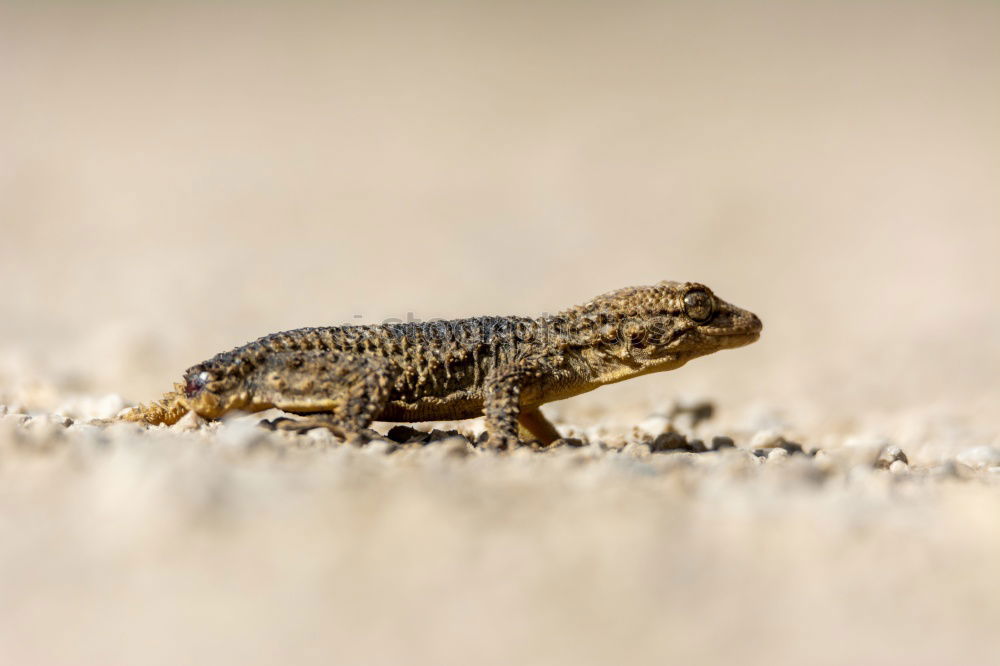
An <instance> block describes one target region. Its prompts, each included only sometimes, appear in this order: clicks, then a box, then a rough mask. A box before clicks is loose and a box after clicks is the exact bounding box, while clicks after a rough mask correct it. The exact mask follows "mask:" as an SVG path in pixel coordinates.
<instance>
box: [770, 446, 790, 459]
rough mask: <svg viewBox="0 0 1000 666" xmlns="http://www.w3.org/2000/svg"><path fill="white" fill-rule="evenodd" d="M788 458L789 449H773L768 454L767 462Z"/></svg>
mask: <svg viewBox="0 0 1000 666" xmlns="http://www.w3.org/2000/svg"><path fill="white" fill-rule="evenodd" d="M786 458H788V451H786V450H784V449H780V448H778V449H771V451H770V452H769V453H768V454H767V462H775V461H778V460H785V459H786Z"/></svg>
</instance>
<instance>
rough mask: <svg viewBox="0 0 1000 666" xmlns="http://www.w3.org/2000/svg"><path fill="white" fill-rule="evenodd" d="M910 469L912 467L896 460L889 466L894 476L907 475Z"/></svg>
mask: <svg viewBox="0 0 1000 666" xmlns="http://www.w3.org/2000/svg"><path fill="white" fill-rule="evenodd" d="M909 469H910V466H909V465H907V464H906V463H905V462H903V461H902V460H894V461H892V464H891V465H889V471H890V472H892V473H893V474H905V473H906V472H907V470H909Z"/></svg>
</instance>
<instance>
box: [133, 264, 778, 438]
mask: <svg viewBox="0 0 1000 666" xmlns="http://www.w3.org/2000/svg"><path fill="white" fill-rule="evenodd" d="M760 330H761V323H760V320H759V319H758V318H757V317H756V315H754V314H752V313H750V312H747V311H745V310H741V309H739V308H737V307H735V306H732V305H730V304H728V303H726V302H725V301H722V300H720V299H718V298H716V297H715V296H714V295H713V294H712V292H711V291H710V290H709V289H708V288H707V287H705V286H703V285H700V284H696V283H677V282H661V283H659V284H657V285H653V286H649V287H630V288H627V289H620V290H618V291H614V292H611V293H609V294H604V295H603V296H599V297H597V298H595V299H593V300H591V301H589V302H588V303H585V304H584V305H581V306H577V307H574V308H570V309H569V310H565V311H563V312H560V313H559V314H556V315H551V316H544V317H539V318H536V319H531V318H526V317H473V318H469V319H459V320H453V321H437V322H426V323H400V324H382V325H371V326H333V327H322V328H302V329H297V330H293V331H286V332H282V333H275V334H272V335H268V336H266V337H263V338H260V339H259V340H256V341H254V342H251V343H249V344H247V345H244V346H242V347H238V348H236V349H234V350H232V351H229V352H225V353H222V354H218V355H217V356H215V357H213V358H212V359H209V360H208V361H205V362H204V363H200V364H198V365H196V366H194V367H192V368H190V369H189V370H188V371H187V372H186V373H185V382H184V384H177V385H175V390H174V391H173V392H171V393H168V394H167V395H165V396H164V398H163V399H162V400H160V401H159V402H158V403H154V404H152V405H150V406H144V407H139V408H137V409H135V410H132V411H131V412H128V413H126V414H125V415H124V416H123V417H122V418H123V419H125V420H129V421H140V422H144V423H149V424H157V423H167V424H169V423H174V422H176V421H177V420H178V419H180V418H181V417H182V416H183V415H184V414H185V413H187V412H188V411H194V412H196V413H197V414H199V415H200V416H203V417H205V418H210V419H211V418H218V417H220V416H222V415H223V414H225V413H226V412H229V411H233V410H244V411H250V412H254V411H260V410H263V409H269V408H271V407H277V408H280V409H282V410H285V411H287V412H292V413H295V414H301V415H308V417H307V418H306V419H304V420H299V421H291V420H287V421H281V422H279V427H283V428H288V429H294V430H305V429H308V428H313V427H326V428H329V429H331V430H333V431H334V432H337V433H338V434H341V435H343V436H348V435H350V434H352V433H357V432H360V431H361V430H363V429H365V428H367V427H368V426H369V424H370V423H371V422H372V421H407V422H410V421H432V420H434V421H436V420H456V419H466V418H472V417H476V416H481V415H485V416H486V426H487V432H488V433H489V441H490V443H491V444H493V445H496V446H512V445H514V444H515V443H516V442H517V441H518V440H519V434H518V424H520V426H521V427H522V428H523V429H524V430H526V431H527V432H528V433H529V434H530V435H531V436H533V437H535V438H537V439H538V440H540V441H542V442H543V443H546V444H547V443H550V442H551V441H553V440H555V439H557V438H558V436H559V434H558V433H557V432H556V429H555V428H554V427H553V426H552V425H551V424H550V423H549V422H548V421H547V420H546V419H545V417H544V416H543V415H542V414H541V412H540V411H539V410H538V407H539V406H540V405H542V404H544V403H546V402H551V401H553V400H562V399H564V398H568V397H571V396H574V395H578V394H580V393H584V392H586V391H590V390H593V389H595V388H597V387H598V386H602V385H604V384H610V383H614V382H618V381H622V380H624V379H628V378H630V377H636V376H639V375H644V374H648V373H650V372H659V371H664V370H671V369H673V368H677V367H680V366H682V365H684V363H686V362H687V361H689V360H691V359H692V358H696V357H698V356H703V355H705V354H710V353H712V352H715V351H718V350H721V349H728V348H733V347H739V346H742V345H745V344H749V343H751V342H753V341H754V340H756V339H757V338H758V337H759V335H760Z"/></svg>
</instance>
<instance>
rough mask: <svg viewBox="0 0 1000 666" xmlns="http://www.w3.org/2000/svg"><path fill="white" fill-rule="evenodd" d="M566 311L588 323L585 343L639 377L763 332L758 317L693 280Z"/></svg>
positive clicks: (617, 294) (625, 292)
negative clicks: (615, 360) (625, 366)
mask: <svg viewBox="0 0 1000 666" xmlns="http://www.w3.org/2000/svg"><path fill="white" fill-rule="evenodd" d="M569 312H570V313H572V314H574V315H575V317H574V319H577V321H580V320H582V321H587V322H589V323H590V326H591V327H592V330H591V331H590V332H589V334H587V335H586V337H587V338H589V339H588V340H587V341H586V342H587V343H589V344H592V345H594V346H595V347H597V348H598V349H599V350H600V351H601V352H602V353H603V354H604V355H605V356H606V357H609V358H614V359H617V360H618V361H619V362H621V363H623V364H625V365H627V366H629V367H631V368H632V370H633V372H636V373H638V374H645V373H647V372H656V371H658V370H668V369H671V368H676V367H679V366H681V365H684V364H685V363H687V362H688V361H690V360H691V359H693V358H697V357H698V356H704V355H706V354H711V353H712V352H716V351H719V350H722V349H732V348H734V347H742V346H743V345H748V344H750V343H751V342H754V341H755V340H757V338H759V337H760V332H761V328H762V325H761V322H760V319H758V318H757V315H755V314H753V313H752V312H749V311H747V310H743V309H740V308H738V307H736V306H735V305H731V304H730V303H727V302H726V301H724V300H722V299H720V298H718V297H717V296H716V295H715V294H713V293H712V290H711V289H709V288H708V287H706V286H705V285H703V284H699V283H696V282H660V283H658V284H655V285H652V286H647V287H628V288H625V289H619V290H617V291H613V292H610V293H607V294H604V295H602V296H598V297H597V298H595V299H593V300H591V301H590V302H588V303H585V304H584V305H581V306H578V307H576V308H573V309H572V310H570V311H569ZM581 332H582V331H581Z"/></svg>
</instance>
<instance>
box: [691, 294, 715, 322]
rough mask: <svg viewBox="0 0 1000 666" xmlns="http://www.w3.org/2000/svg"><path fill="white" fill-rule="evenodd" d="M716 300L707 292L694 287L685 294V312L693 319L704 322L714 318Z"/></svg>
mask: <svg viewBox="0 0 1000 666" xmlns="http://www.w3.org/2000/svg"><path fill="white" fill-rule="evenodd" d="M714 310H715V302H714V300H713V299H712V297H711V296H709V295H708V293H707V292H704V291H702V290H701V289H692V290H691V291H689V292H688V293H687V294H685V295H684V312H685V313H686V314H687V316H688V317H690V318H691V319H692V320H693V321H695V322H697V323H699V324H704V323H705V322H706V321H708V320H709V319H711V318H712V314H713V311H714Z"/></svg>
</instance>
